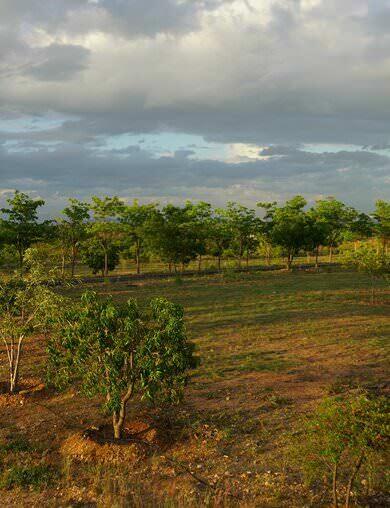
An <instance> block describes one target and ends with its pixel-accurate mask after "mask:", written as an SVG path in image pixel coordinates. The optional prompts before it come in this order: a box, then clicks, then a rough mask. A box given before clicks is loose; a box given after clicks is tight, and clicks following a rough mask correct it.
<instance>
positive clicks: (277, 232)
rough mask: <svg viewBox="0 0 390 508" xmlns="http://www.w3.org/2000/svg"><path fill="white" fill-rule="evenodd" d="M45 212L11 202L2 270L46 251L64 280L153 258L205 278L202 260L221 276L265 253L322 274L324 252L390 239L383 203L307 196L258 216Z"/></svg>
mask: <svg viewBox="0 0 390 508" xmlns="http://www.w3.org/2000/svg"><path fill="white" fill-rule="evenodd" d="M44 204H45V203H44V201H43V200H42V199H33V198H31V197H30V196H29V195H27V194H25V193H22V192H19V191H15V193H14V195H13V196H12V197H10V198H8V199H7V205H6V206H5V207H3V208H1V213H2V218H1V221H0V246H1V254H0V258H2V260H3V263H4V262H6V261H7V260H8V261H9V260H10V259H11V260H12V259H15V260H16V261H17V264H18V265H19V268H20V269H21V270H23V259H24V256H25V252H26V250H27V249H28V248H29V247H31V246H32V245H33V244H37V243H46V244H47V245H50V246H52V247H53V248H54V250H55V251H56V252H57V253H58V256H59V258H60V261H59V262H60V264H61V265H62V272H63V274H65V267H66V266H70V272H71V276H72V277H73V276H74V275H75V268H76V265H77V264H78V263H79V262H82V263H84V264H86V265H88V266H89V267H90V268H91V269H92V271H93V272H94V273H99V272H100V273H101V274H102V275H103V276H107V275H108V273H109V271H110V270H113V269H114V268H115V267H116V266H117V265H118V263H119V260H120V257H124V258H128V259H133V260H134V262H135V265H136V271H137V273H141V268H142V267H141V265H142V261H143V260H144V259H149V258H151V257H152V258H153V259H158V260H160V261H162V262H164V263H166V264H167V265H168V266H169V270H170V271H173V270H174V271H177V270H178V269H184V268H185V267H186V266H187V265H188V264H189V263H190V262H191V261H194V260H197V261H198V269H199V270H201V267H202V260H203V258H204V257H205V256H208V257H210V256H211V257H213V258H214V259H215V261H216V265H217V268H218V269H219V270H220V269H221V260H222V259H223V258H224V257H234V258H235V259H236V260H237V264H238V266H239V267H241V266H242V263H244V262H246V263H247V264H248V262H249V259H250V258H251V257H252V256H254V255H255V254H256V253H259V252H262V254H263V255H264V257H265V258H266V260H267V263H270V262H271V259H272V256H273V254H275V253H278V255H282V256H284V258H285V260H286V267H287V268H288V269H290V268H291V266H292V263H293V260H294V258H296V257H297V256H298V255H299V254H300V253H304V252H305V253H310V255H313V256H314V257H315V264H316V266H318V258H319V254H320V250H321V248H323V247H325V248H327V251H328V253H329V261H330V262H331V261H332V258H333V254H334V252H335V250H336V249H337V248H338V247H339V246H340V244H341V243H342V242H345V241H352V242H359V241H361V240H364V239H367V238H375V239H376V241H377V242H376V245H377V246H376V249H377V251H378V252H379V251H382V252H387V246H388V241H389V238H390V202H388V201H384V200H378V201H377V202H376V204H375V210H374V211H373V212H372V213H369V214H367V213H363V212H361V211H359V210H356V209H355V208H353V207H350V206H347V205H346V204H344V203H343V202H341V201H339V200H337V199H335V198H333V197H329V198H326V199H320V200H318V201H317V202H316V203H315V204H314V205H313V206H312V207H310V208H308V206H307V202H306V200H305V199H304V198H303V197H302V196H295V197H293V198H292V199H290V200H288V201H286V202H285V203H283V204H278V203H276V202H271V203H258V205H257V210H256V209H252V208H248V207H246V206H244V205H242V204H239V203H236V202H228V203H227V205H226V206H225V207H224V208H213V207H212V206H211V205H210V204H209V203H205V202H199V203H193V202H190V201H188V202H186V203H185V204H184V205H182V206H177V205H173V204H167V205H165V206H159V205H158V204H157V203H150V204H141V203H139V202H138V201H137V200H135V201H134V202H133V203H132V204H127V203H125V202H124V201H123V200H121V199H120V198H118V197H117V196H113V197H110V196H106V197H104V198H100V197H97V196H94V197H92V199H91V202H89V203H87V202H84V201H79V200H77V199H73V198H71V199H69V203H68V206H66V208H65V209H64V210H63V211H62V213H61V215H60V217H57V218H53V219H50V220H40V219H39V210H40V208H41V207H42V206H43V205H44ZM258 212H259V213H258ZM260 215H262V216H261V217H260Z"/></svg>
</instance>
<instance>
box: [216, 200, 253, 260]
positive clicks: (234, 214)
mask: <svg viewBox="0 0 390 508" xmlns="http://www.w3.org/2000/svg"><path fill="white" fill-rule="evenodd" d="M218 213H220V214H222V215H224V216H225V217H226V219H227V224H228V228H229V231H230V236H231V245H230V246H231V248H232V249H233V252H235V254H236V256H237V258H238V265H239V267H241V261H242V258H243V256H244V253H245V252H246V254H247V265H248V260H249V254H250V252H251V251H252V250H253V248H254V246H255V244H256V239H257V236H258V233H259V231H260V225H261V222H260V219H258V218H257V217H256V212H255V210H251V209H249V208H247V207H246V206H243V205H240V204H238V203H234V202H229V203H228V204H227V207H226V208H225V209H220V210H218Z"/></svg>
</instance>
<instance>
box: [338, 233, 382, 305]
mask: <svg viewBox="0 0 390 508" xmlns="http://www.w3.org/2000/svg"><path fill="white" fill-rule="evenodd" d="M343 263H344V264H345V265H347V266H350V267H353V268H355V269H356V270H358V271H359V272H363V273H366V274H367V275H369V276H370V278H371V304H374V303H375V286H376V281H377V280H379V279H381V278H382V279H383V278H385V277H388V276H389V275H390V255H389V254H386V252H385V251H383V250H380V251H379V252H378V250H377V249H375V248H374V246H373V245H372V244H368V243H367V244H363V245H361V246H360V247H358V248H357V249H355V250H353V251H351V250H346V251H345V252H344V254H343Z"/></svg>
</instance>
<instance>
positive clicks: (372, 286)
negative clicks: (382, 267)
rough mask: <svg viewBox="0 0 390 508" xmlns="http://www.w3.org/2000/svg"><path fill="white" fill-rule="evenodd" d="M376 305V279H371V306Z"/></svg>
mask: <svg viewBox="0 0 390 508" xmlns="http://www.w3.org/2000/svg"><path fill="white" fill-rule="evenodd" d="M374 303H375V279H374V277H371V305H374Z"/></svg>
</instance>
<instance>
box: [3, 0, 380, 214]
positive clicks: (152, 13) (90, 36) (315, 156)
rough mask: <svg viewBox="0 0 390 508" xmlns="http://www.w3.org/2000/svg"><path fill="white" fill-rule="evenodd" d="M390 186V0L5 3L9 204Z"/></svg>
mask: <svg viewBox="0 0 390 508" xmlns="http://www.w3.org/2000/svg"><path fill="white" fill-rule="evenodd" d="M15 189H18V190H20V191H23V192H27V193H29V194H30V195H31V196H33V197H42V198H43V199H45V201H46V204H47V208H46V209H47V210H49V211H50V212H51V213H54V212H57V211H59V210H61V209H62V208H63V207H64V206H65V205H66V202H67V198H68V197H69V196H73V197H77V198H79V199H89V198H90V197H91V195H118V196H121V197H122V198H124V199H125V200H129V201H131V200H132V199H134V198H139V200H140V201H141V202H150V201H157V202H159V203H167V202H172V203H182V202H183V201H185V200H187V199H191V200H195V201H196V200H205V201H208V202H210V203H212V204H214V205H215V206H221V205H223V204H225V203H226V202H227V201H239V202H241V203H243V204H245V205H248V206H253V207H254V206H255V205H256V203H257V202H259V201H283V200H285V199H288V198H290V197H292V196H294V195H296V194H302V195H304V196H305V198H306V199H307V200H308V201H309V203H311V202H314V201H315V200H316V199H319V198H322V197H326V196H335V197H336V198H338V199H341V200H343V201H345V202H346V203H348V204H349V205H352V206H355V207H357V208H360V209H362V210H366V211H369V210H371V209H372V208H373V206H374V201H375V200H376V199H389V197H390V0H147V1H146V0H50V1H44V0H0V204H1V203H4V201H5V199H6V198H7V197H9V196H10V194H12V192H13V191H14V190H15Z"/></svg>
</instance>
